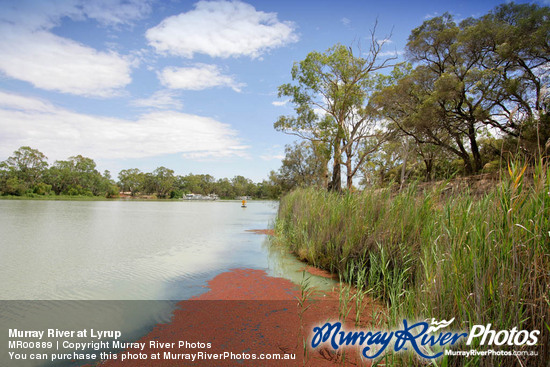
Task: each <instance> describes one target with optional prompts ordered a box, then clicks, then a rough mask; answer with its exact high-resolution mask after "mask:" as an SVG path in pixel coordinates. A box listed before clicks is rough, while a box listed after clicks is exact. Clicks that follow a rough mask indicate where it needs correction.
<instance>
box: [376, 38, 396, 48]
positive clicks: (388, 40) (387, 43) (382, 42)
mask: <svg viewBox="0 0 550 367" xmlns="http://www.w3.org/2000/svg"><path fill="white" fill-rule="evenodd" d="M376 43H378V44H379V45H380V46H384V45H389V44H390V43H393V41H392V40H391V39H389V38H384V39H381V40H376Z"/></svg>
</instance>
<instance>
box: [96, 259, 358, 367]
mask: <svg viewBox="0 0 550 367" xmlns="http://www.w3.org/2000/svg"><path fill="white" fill-rule="evenodd" d="M208 285H209V288H210V290H209V291H208V292H206V293H204V294H201V295H199V296H197V297H193V298H192V299H190V300H186V301H181V302H179V303H178V307H177V309H176V310H175V311H174V315H173V319H172V322H170V323H168V324H159V325H157V326H156V327H155V328H154V329H153V330H152V331H151V332H150V333H149V334H147V335H146V336H144V337H143V338H141V339H140V340H139V341H138V343H145V348H144V350H140V349H128V350H125V351H124V352H121V353H119V356H120V357H122V355H123V354H128V353H130V354H139V353H142V354H144V355H148V356H149V357H148V358H147V359H145V360H126V361H121V360H120V359H121V358H118V359H117V360H108V361H104V362H102V363H101V365H102V366H304V365H305V366H334V365H340V364H341V356H340V355H335V354H334V352H329V351H328V350H326V349H322V348H319V349H315V350H312V349H310V348H309V347H305V348H304V345H307V344H309V339H310V337H311V335H310V334H311V332H312V330H313V327H315V326H317V325H319V326H320V325H323V324H324V323H325V322H327V321H328V320H335V319H337V318H338V298H337V295H336V294H334V293H332V294H324V295H323V296H322V297H318V296H316V297H315V298H313V299H311V298H310V299H309V300H308V301H307V302H306V303H305V304H304V305H302V306H300V302H298V300H299V299H300V297H302V296H301V292H300V289H299V287H298V286H297V285H296V284H294V283H292V282H291V281H289V280H287V279H283V278H275V277H270V276H268V275H267V274H266V273H265V272H264V271H262V270H254V269H235V270H231V271H228V272H225V273H222V274H219V275H218V276H216V277H214V278H213V279H212V280H210V281H209V282H208ZM365 315H369V312H367V311H366V312H365ZM157 342H160V343H163V344H162V345H163V346H170V347H158V345H159V344H158V343H157ZM171 343H174V344H171ZM180 343H182V344H183V346H182V347H181V348H180V347H178V346H179V345H180ZM200 352H202V353H203V354H202V356H203V358H200V359H199V357H197V358H196V359H195V360H194V361H192V360H189V359H183V357H182V356H183V355H185V354H189V355H190V354H195V355H196V356H197V355H199V353H200ZM224 353H227V354H229V356H230V357H227V358H223V359H216V360H214V359H209V357H206V355H210V356H212V355H214V354H217V355H223V354H224ZM273 354H276V355H277V356H276V357H275V358H280V359H261V358H267V356H268V355H270V356H269V357H271V358H273V357H272V355H273ZM153 355H156V356H158V357H159V358H158V359H153V358H154V357H153ZM178 355H179V356H180V357H179V358H181V359H175V358H171V357H172V356H174V357H176V358H177V356H178ZM167 357H170V358H167ZM231 357H234V358H231ZM254 357H255V358H256V359H253V358H254ZM293 357H294V358H293ZM358 362H362V361H358V360H357V357H356V353H354V352H353V351H352V350H351V349H349V350H348V352H347V353H346V359H345V365H364V364H362V363H358Z"/></svg>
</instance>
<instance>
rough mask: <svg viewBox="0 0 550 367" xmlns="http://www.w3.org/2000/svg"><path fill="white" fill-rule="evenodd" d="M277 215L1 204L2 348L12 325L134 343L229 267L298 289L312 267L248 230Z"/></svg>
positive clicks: (169, 205)
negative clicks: (113, 336) (116, 336)
mask: <svg viewBox="0 0 550 367" xmlns="http://www.w3.org/2000/svg"><path fill="white" fill-rule="evenodd" d="M276 212H277V202H272V201H253V202H249V204H248V207H247V208H241V206H240V202H236V201H214V202H208V201H179V202H173V201H170V202H158V201H35V200H21V201H19V200H14V201H9V200H1V201H0V279H1V281H0V328H1V330H0V345H5V344H7V339H6V337H7V336H8V335H7V334H8V333H7V329H8V328H10V329H13V328H18V329H19V330H46V329H47V328H65V329H71V330H78V329H84V328H95V329H96V330H97V329H99V330H112V329H113V328H115V329H116V330H121V331H123V335H124V338H123V339H124V340H135V339H136V338H139V337H140V336H142V335H143V334H144V333H146V332H147V331H148V330H150V329H151V328H152V326H153V325H155V324H157V323H159V322H167V321H169V320H170V317H171V313H172V311H173V309H174V307H175V303H176V302H175V301H177V300H184V299H189V298H191V297H193V296H195V295H199V294H201V293H203V292H205V291H207V288H206V286H207V282H208V280H209V279H212V278H213V277H214V276H216V275H217V274H219V273H222V272H224V271H228V270H230V269H235V268H253V269H262V270H265V271H266V272H267V273H268V274H269V275H273V276H282V277H286V278H288V279H291V280H293V281H295V282H299V281H300V279H301V277H302V272H301V268H302V267H303V264H301V263H300V262H298V261H297V260H295V259H294V258H292V257H291V256H289V255H288V254H286V253H285V251H281V250H278V249H276V248H274V246H270V244H269V243H268V239H267V236H265V235H258V234H255V233H252V232H248V231H247V230H254V229H266V228H270V227H271V226H272V225H273V221H274V220H275V216H276ZM317 281H318V282H320V285H321V286H322V283H323V281H324V280H323V279H318V280H317ZM10 340H11V339H10ZM1 349H2V353H3V354H2V356H0V362H1V361H2V360H3V358H7V357H6V355H5V352H6V350H5V349H4V348H1ZM11 362H13V361H11ZM10 364H11V363H10ZM18 365H19V364H17V366H18ZM31 365H32V364H31ZM46 365H55V364H46ZM61 365H63V364H61Z"/></svg>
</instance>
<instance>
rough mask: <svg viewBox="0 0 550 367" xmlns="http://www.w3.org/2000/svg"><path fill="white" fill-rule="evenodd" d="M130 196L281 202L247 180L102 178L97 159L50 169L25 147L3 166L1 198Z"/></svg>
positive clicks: (167, 174) (159, 172) (153, 175)
mask: <svg viewBox="0 0 550 367" xmlns="http://www.w3.org/2000/svg"><path fill="white" fill-rule="evenodd" d="M120 191H123V192H129V193H130V195H131V196H138V195H154V196H156V197H157V198H182V197H183V195H185V194H188V193H194V194H201V195H210V194H215V195H218V196H219V197H220V198H228V199H233V198H237V197H240V196H250V197H254V198H276V197H278V195H279V194H280V192H281V190H280V189H279V188H278V187H274V185H272V184H270V183H268V182H265V181H264V182H262V183H254V182H252V181H251V180H250V179H247V178H245V177H243V176H235V177H233V178H232V179H227V178H223V179H219V180H215V179H214V177H212V176H211V175H193V174H189V175H187V176H179V175H175V174H174V171H173V170H171V169H169V168H166V167H159V168H157V169H155V170H154V171H153V172H141V171H140V170H139V169H137V168H132V169H125V170H122V171H120V173H119V175H118V181H115V180H114V179H113V178H112V177H111V173H110V172H109V171H104V172H103V173H100V172H99V171H98V170H97V169H96V163H95V162H94V160H93V159H91V158H87V157H83V156H81V155H77V156H73V157H69V158H68V159H67V160H62V161H55V162H54V164H53V165H51V166H49V165H48V161H47V157H46V156H45V155H44V153H42V152H40V151H38V150H37V149H33V148H31V147H28V146H24V147H21V148H19V149H18V150H16V151H15V152H14V153H13V155H12V156H10V157H9V158H8V159H6V160H5V161H3V162H0V195H14V196H35V195H39V196H40V195H68V196H104V197H117V196H118V195H119V192H120Z"/></svg>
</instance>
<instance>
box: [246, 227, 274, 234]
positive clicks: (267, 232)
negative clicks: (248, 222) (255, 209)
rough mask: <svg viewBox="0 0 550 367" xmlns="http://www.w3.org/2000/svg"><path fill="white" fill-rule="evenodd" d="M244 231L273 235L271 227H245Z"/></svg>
mask: <svg viewBox="0 0 550 367" xmlns="http://www.w3.org/2000/svg"><path fill="white" fill-rule="evenodd" d="M246 232H252V233H256V234H266V235H268V236H275V231H274V230H273V229H247V230H246Z"/></svg>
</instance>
